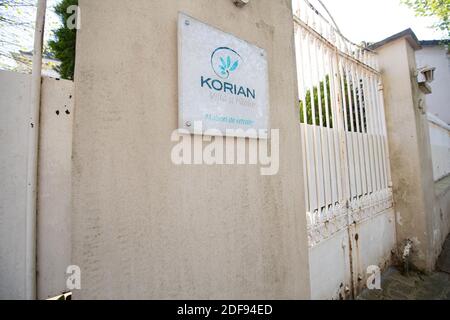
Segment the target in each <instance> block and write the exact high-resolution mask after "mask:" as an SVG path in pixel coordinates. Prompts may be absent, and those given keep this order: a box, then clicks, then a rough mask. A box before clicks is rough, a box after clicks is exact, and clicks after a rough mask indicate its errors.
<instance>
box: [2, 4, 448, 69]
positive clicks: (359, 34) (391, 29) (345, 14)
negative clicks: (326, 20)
mask: <svg viewBox="0 0 450 320" xmlns="http://www.w3.org/2000/svg"><path fill="white" fill-rule="evenodd" d="M59 1H60V0H48V3H47V8H48V9H47V21H46V32H45V41H47V40H48V39H50V38H51V37H52V31H53V30H54V29H56V28H58V27H59V25H60V22H59V20H58V17H57V16H56V15H55V14H54V12H53V10H52V8H53V7H54V6H55V5H56V4H57V3H58V2H59ZM192 1H195V0H192ZM253 1H256V0H253ZM309 1H310V2H311V3H313V4H314V5H315V6H316V8H318V9H319V11H321V12H324V11H323V10H321V9H320V8H321V6H320V5H319V4H318V3H317V0H309ZM322 2H323V3H324V4H325V5H326V6H327V8H328V10H329V11H330V12H331V14H332V15H333V18H334V19H335V20H336V22H337V24H338V26H339V28H340V30H341V31H342V33H343V34H344V35H345V36H346V37H347V38H348V39H350V40H351V41H353V42H355V43H360V42H362V41H366V42H377V41H380V40H383V39H385V38H387V37H389V36H391V35H393V34H395V33H397V32H400V31H403V30H405V29H407V28H412V29H413V31H414V32H415V33H416V35H417V37H418V38H419V40H433V39H442V38H443V37H445V34H444V33H442V32H439V31H435V30H433V29H431V28H429V26H431V25H432V24H433V23H434V22H435V20H434V19H433V18H423V17H416V16H415V14H414V12H413V11H412V10H411V9H409V8H408V7H406V6H405V5H402V4H400V0H322ZM29 16H30V19H32V18H34V13H33V12H32V13H30V14H29ZM19 32H20V31H19ZM5 34H6V36H8V35H10V34H12V32H10V30H0V37H5ZM14 41H16V42H17V45H16V46H14V47H11V48H9V47H8V48H0V49H3V51H5V50H6V51H17V50H19V49H20V50H25V51H29V50H32V48H33V33H32V30H31V31H28V32H20V34H19V36H18V37H16V40H14ZM0 51H1V50H0ZM5 63H6V64H9V65H11V64H12V67H13V65H14V61H13V60H11V59H7V60H5V58H4V57H2V56H1V55H0V67H2V65H3V66H4V65H5Z"/></svg>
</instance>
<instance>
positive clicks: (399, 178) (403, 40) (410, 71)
mask: <svg viewBox="0 0 450 320" xmlns="http://www.w3.org/2000/svg"><path fill="white" fill-rule="evenodd" d="M418 49H420V45H419V44H418V42H417V38H416V37H415V35H414V33H412V31H411V30H406V31H405V32H402V33H400V34H398V35H395V36H393V37H391V38H389V39H387V40H385V41H383V42H382V43H380V44H379V45H378V46H377V49H376V50H377V52H378V53H379V60H380V68H381V72H382V77H383V86H384V100H385V112H386V121H387V131H388V141H389V154H390V164H391V172H392V183H393V191H394V203H395V210H396V228H397V244H398V248H399V254H400V255H402V254H403V250H404V246H405V244H406V242H407V241H408V239H409V240H411V241H412V251H411V256H410V258H411V262H412V263H413V264H414V265H415V266H416V267H417V268H419V269H422V270H431V269H433V266H434V255H433V231H432V215H433V201H434V181H433V171H432V170H433V169H432V160H431V148H430V143H429V132H428V123H427V120H426V114H425V113H424V112H423V111H422V110H421V107H422V106H423V104H422V102H421V100H422V101H424V97H423V95H422V94H421V93H420V91H419V87H418V84H417V77H416V75H415V72H416V61H415V50H418Z"/></svg>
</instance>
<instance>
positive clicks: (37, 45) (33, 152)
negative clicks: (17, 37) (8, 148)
mask: <svg viewBox="0 0 450 320" xmlns="http://www.w3.org/2000/svg"><path fill="white" fill-rule="evenodd" d="M46 9H47V0H38V4H37V11H36V27H35V33H34V49H33V73H32V82H31V106H30V118H29V119H30V122H29V124H28V125H29V127H28V130H29V134H28V159H27V160H28V162H27V211H26V258H25V272H26V277H25V288H26V290H25V291H26V298H27V299H28V300H34V299H36V242H37V238H36V213H37V212H36V208H37V205H36V194H37V169H38V148H39V113H40V105H41V69H42V42H43V38H44V26H45V11H46Z"/></svg>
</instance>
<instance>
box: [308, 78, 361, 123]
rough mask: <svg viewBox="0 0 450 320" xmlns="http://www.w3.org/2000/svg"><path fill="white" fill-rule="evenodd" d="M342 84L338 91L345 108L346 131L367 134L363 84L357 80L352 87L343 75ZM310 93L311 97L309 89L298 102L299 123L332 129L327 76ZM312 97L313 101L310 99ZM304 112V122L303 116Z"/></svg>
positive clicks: (332, 120) (329, 90) (328, 79)
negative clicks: (342, 86)
mask: <svg viewBox="0 0 450 320" xmlns="http://www.w3.org/2000/svg"><path fill="white" fill-rule="evenodd" d="M357 83H359V84H357ZM343 84H344V88H339V90H340V91H341V92H342V93H343V94H344V96H343V99H344V101H343V106H345V114H346V116H347V119H346V121H345V124H346V125H347V128H346V130H347V131H351V132H367V115H366V98H365V96H364V91H365V89H364V86H363V83H362V81H361V80H359V81H355V84H356V85H354V84H353V81H351V79H347V76H346V75H344V76H343ZM325 88H326V92H325ZM319 92H320V98H319ZM312 93H313V94H312V95H311V89H309V90H308V91H307V92H306V95H305V97H304V98H303V100H300V122H301V123H305V122H306V123H307V124H309V125H316V126H321V127H327V128H333V127H334V120H335V119H334V117H333V111H332V110H333V109H332V104H334V102H332V99H331V97H332V93H331V89H330V77H329V76H328V75H327V76H326V77H325V80H323V81H320V84H319V86H314V87H313V90H312ZM312 97H313V100H312V99H311V98H312ZM327 100H328V101H327ZM305 106H306V109H305ZM313 106H314V108H313ZM327 107H328V113H327ZM305 110H306V121H305V115H304V114H305ZM313 111H314V115H313ZM313 119H314V120H313ZM321 120H322V121H321Z"/></svg>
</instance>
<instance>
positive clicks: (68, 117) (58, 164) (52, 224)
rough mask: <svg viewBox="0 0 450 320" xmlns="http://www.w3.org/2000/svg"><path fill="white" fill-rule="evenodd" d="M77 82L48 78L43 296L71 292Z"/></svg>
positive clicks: (42, 180)
mask: <svg viewBox="0 0 450 320" xmlns="http://www.w3.org/2000/svg"><path fill="white" fill-rule="evenodd" d="M73 101H74V99H73V82H72V81H67V80H56V79H50V78H44V81H43V82H42V98H41V132H40V139H39V140H40V142H39V168H38V170H39V182H38V183H39V185H38V213H39V214H38V220H37V228H38V231H37V232H38V233H37V237H38V243H37V261H38V262H37V263H38V264H37V270H38V278H37V281H38V285H37V289H38V299H46V298H50V297H54V296H56V295H58V294H61V293H63V292H65V291H67V288H66V279H67V275H66V269H67V266H69V265H70V264H71V257H72V252H71V249H72V246H71V212H72V208H71V200H72V190H71V189H72V184H71V175H72V170H71V169H72V129H73V126H72V125H73V114H74V103H73Z"/></svg>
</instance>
